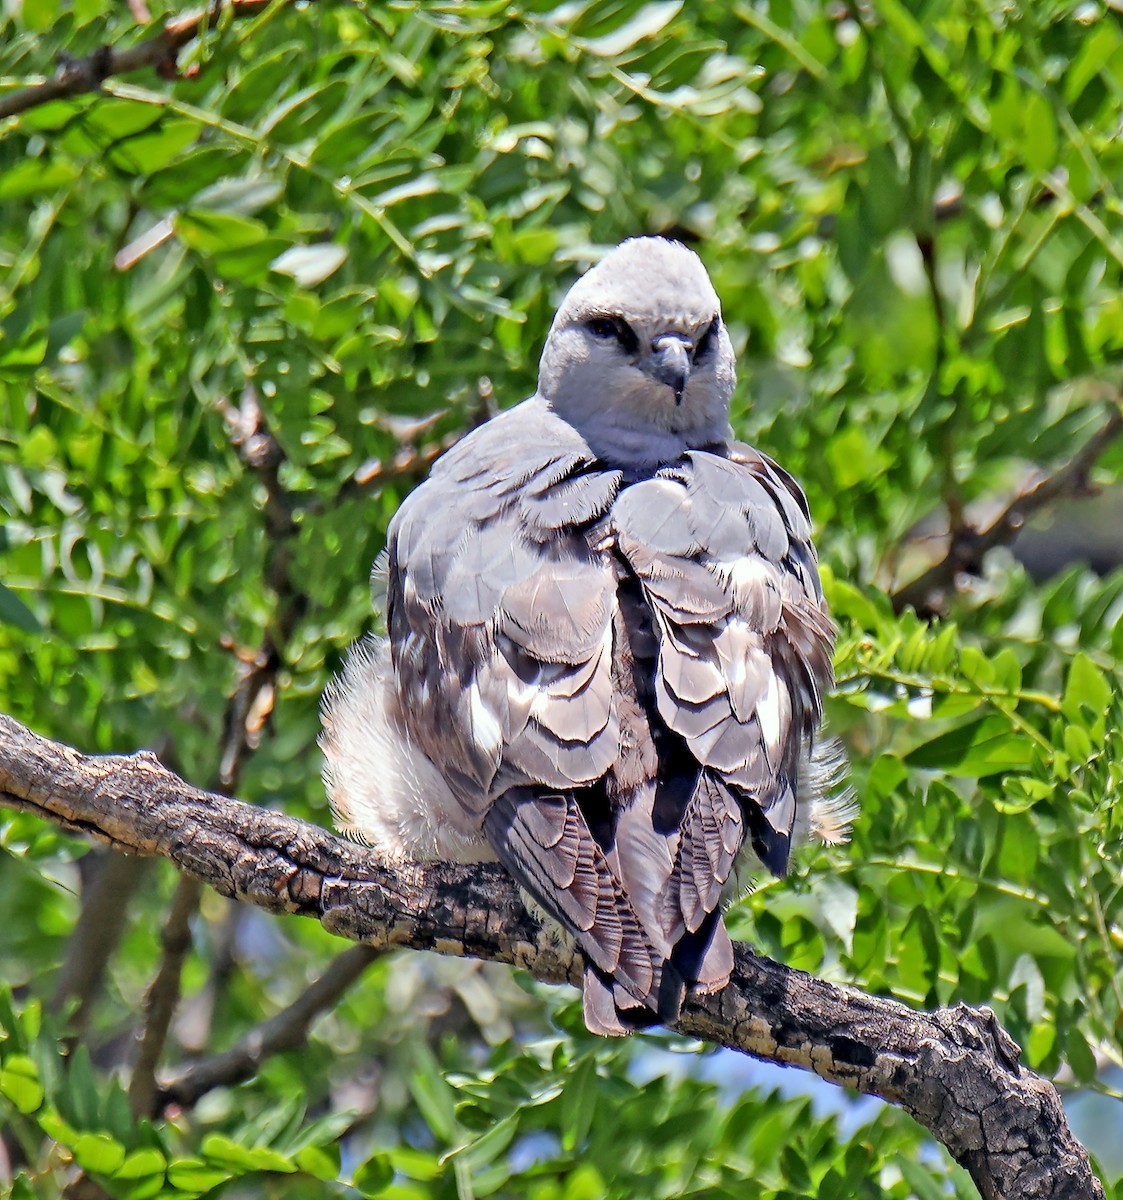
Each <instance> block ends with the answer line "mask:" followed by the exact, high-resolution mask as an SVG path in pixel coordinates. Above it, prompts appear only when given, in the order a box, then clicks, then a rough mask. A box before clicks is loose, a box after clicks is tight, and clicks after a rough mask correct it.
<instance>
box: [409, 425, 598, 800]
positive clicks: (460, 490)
mask: <svg viewBox="0 0 1123 1200" xmlns="http://www.w3.org/2000/svg"><path fill="white" fill-rule="evenodd" d="M468 442H469V443H470V444H469V445H467V446H466V448H463V449H462V447H464V446H465V444H464V443H461V445H460V446H457V447H456V448H454V449H453V450H452V451H450V452H449V454H448V455H446V456H445V458H443V459H441V460H440V462H439V463H438V465H437V468H436V469H435V470H434V472H433V474H432V476H431V477H430V479H429V480H428V481H427V482H426V483H425V484H423V485H422V486H421V487H420V488H418V489H417V491H415V492H414V493H413V494H412V496H410V498H409V499H408V500H407V502H406V503H405V504H404V505H403V506H402V508H401V509H400V510H399V513H398V515H397V516H396V517H395V519H394V521H393V522H392V524H391V528H390V580H389V613H388V617H389V628H390V640H391V646H392V652H393V654H394V662H395V668H396V671H397V677H398V680H399V683H400V690H401V693H402V696H403V701H404V702H405V704H406V712H405V720H406V723H407V725H408V726H409V730H410V734H411V736H413V737H414V738H415V739H416V740H417V742H418V743H419V745H420V746H421V747H422V749H423V750H424V751H425V753H426V755H427V756H428V757H429V758H430V759H431V760H432V761H433V762H434V763H435V764H436V766H437V767H438V769H439V770H440V771H441V773H442V774H443V775H444V776H445V777H446V778H447V779H448V780H449V781H450V785H451V786H452V788H453V791H454V792H455V793H456V795H457V797H458V798H459V799H460V800H461V802H462V803H463V804H464V805H465V807H466V808H467V809H468V810H469V811H470V812H472V813H473V814H474V815H475V816H476V817H478V818H480V819H482V817H483V814H484V811H485V810H486V807H487V804H488V803H489V802H490V798H491V797H493V796H495V795H498V794H499V792H501V791H502V790H504V788H505V787H509V786H519V785H520V784H522V783H536V784H540V785H544V786H546V787H549V788H557V789H560V790H563V791H564V790H566V789H570V788H573V787H579V786H583V785H585V784H589V783H592V782H593V781H595V780H597V779H599V778H600V777H601V776H603V775H604V773H605V772H606V771H607V770H608V768H609V767H610V766H611V764H612V762H613V759H614V757H615V755H616V753H617V751H618V748H619V741H618V729H617V725H616V717H615V714H614V711H613V703H612V675H611V649H612V619H613V611H614V605H615V587H616V583H615V578H614V576H613V573H612V569H611V566H610V564H608V563H607V562H606V561H605V560H604V559H603V557H601V556H598V555H597V554H596V553H595V552H594V551H593V550H592V549H591V548H590V544H589V539H588V537H587V536H586V533H587V530H588V529H589V527H590V526H591V525H593V524H594V523H595V522H597V521H598V520H601V519H602V518H603V517H604V515H605V513H606V512H607V511H608V509H609V507H610V506H611V504H612V501H613V499H614V498H615V496H616V493H617V490H618V488H619V485H620V475H619V472H615V471H607V470H603V469H599V468H598V467H597V465H596V464H595V462H594V460H593V456H592V455H591V453H590V452H589V450H588V447H587V446H586V445H585V443H584V442H583V441H582V439H581V438H580V437H579V436H578V435H577V434H576V433H575V432H574V431H573V430H572V428H571V427H570V426H568V425H566V424H565V423H564V422H561V421H559V420H558V419H557V418H555V417H552V416H551V415H550V414H549V413H548V412H547V411H546V410H545V409H541V408H537V407H535V406H534V405H533V404H530V405H522V406H520V408H518V409H514V410H511V411H510V412H509V413H507V414H504V415H503V416H501V417H499V418H497V419H496V420H493V421H491V422H489V423H488V425H486V426H484V427H483V428H482V429H480V430H478V431H477V432H476V433H475V434H473V435H472V436H471V438H470V439H468ZM411 705H412V708H411V707H410V706H411Z"/></svg>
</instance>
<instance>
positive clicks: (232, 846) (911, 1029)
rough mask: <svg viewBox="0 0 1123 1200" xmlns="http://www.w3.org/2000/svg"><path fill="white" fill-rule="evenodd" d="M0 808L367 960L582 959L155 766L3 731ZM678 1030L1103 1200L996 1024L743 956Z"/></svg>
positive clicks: (491, 885)
mask: <svg viewBox="0 0 1123 1200" xmlns="http://www.w3.org/2000/svg"><path fill="white" fill-rule="evenodd" d="M0 805H3V806H5V807H8V808H13V809H18V810H20V811H25V812H32V813H36V814H38V815H40V816H42V817H44V818H45V819H47V820H51V821H53V822H55V823H56V824H58V825H61V826H63V827H64V828H67V829H70V830H73V831H75V832H79V833H84V834H88V835H90V836H92V837H95V838H97V839H99V840H101V841H104V842H108V843H109V844H110V845H112V846H115V847H116V848H117V849H119V850H122V851H125V852H127V853H133V854H144V855H157V856H160V857H164V858H169V859H171V861H172V862H174V863H175V864H176V866H178V867H179V868H180V869H181V870H183V871H186V872H188V873H189V874H190V875H193V876H194V877H195V878H197V879H200V880H202V881H203V882H205V883H208V884H210V885H211V886H212V887H214V888H216V889H217V890H218V891H219V892H221V893H222V894H223V895H225V896H232V897H234V898H236V899H238V900H242V901H246V902H249V903H252V904H256V905H259V906H260V907H262V908H266V909H269V910H270V911H272V912H279V913H280V912H284V913H296V914H300V915H303V916H310V917H314V918H316V919H317V920H318V921H320V922H321V924H323V926H324V927H325V928H326V929H328V930H330V931H331V932H333V933H336V934H338V935H340V936H341V937H346V938H350V939H351V940H353V941H357V942H362V943H364V944H365V945H367V946H372V947H375V948H379V949H381V948H388V947H394V946H409V947H412V948H414V949H418V950H435V951H437V952H438V953H441V954H453V955H468V956H472V957H476V958H483V959H490V960H492V961H497V962H505V963H511V964H514V965H517V966H521V967H524V968H526V969H527V970H528V971H530V972H531V973H532V974H533V975H534V976H535V977H536V978H538V979H541V980H544V981H547V982H552V983H557V982H563V981H568V982H570V983H576V982H577V981H578V980H579V978H580V974H581V963H580V960H579V957H578V955H577V954H576V952H575V951H574V949H573V948H572V947H571V946H570V945H568V944H567V943H565V942H563V941H561V940H559V938H558V937H557V935H556V934H555V933H554V932H552V931H551V930H550V929H547V928H544V927H543V926H542V925H541V924H540V923H539V922H538V921H536V920H535V919H534V918H533V917H531V916H530V915H529V914H528V913H527V911H526V909H525V907H524V906H523V904H522V902H521V900H520V898H519V895H518V892H517V891H516V889H515V887H514V886H513V885H512V883H511V882H510V880H509V879H508V878H507V877H506V875H505V874H504V872H503V870H502V869H501V868H500V867H498V866H492V865H481V866H458V865H449V864H415V863H396V864H393V865H388V864H386V863H382V862H379V861H378V860H377V859H376V858H375V857H374V856H373V855H372V854H371V853H370V852H369V851H367V850H364V849H363V848H362V847H361V846H356V845H354V844H352V843H350V842H345V841H343V840H341V839H340V838H337V837H335V836H333V835H332V834H330V833H328V832H327V831H326V830H323V829H320V828H318V827H317V826H314V825H309V824H308V823H307V822H304V821H299V820H296V819H294V818H292V817H287V816H284V815H283V814H281V813H277V812H272V811H269V810H266V809H261V808H256V807H254V806H252V805H249V804H244V803H242V802H241V801H238V800H232V799H229V798H228V797H225V796H220V795H217V794H215V793H212V792H204V791H201V790H200V789H198V788H194V787H192V786H191V785H190V784H187V783H185V782H184V781H183V780H181V779H179V778H178V777H177V776H175V775H173V774H172V773H171V772H170V771H168V770H166V769H165V768H164V767H163V766H161V764H160V763H159V761H158V760H157V759H156V758H155V757H154V756H153V755H151V754H143V753H142V754H135V755H129V756H106V757H91V756H88V755H83V754H79V753H78V752H77V751H75V750H72V749H70V748H69V747H66V746H63V745H61V744H60V743H57V742H51V741H47V740H46V739H44V738H40V737H37V736H36V735H35V734H33V733H31V732H30V731H29V730H27V729H25V728H24V727H23V726H22V725H20V724H19V723H18V722H16V721H14V720H12V719H11V718H10V717H5V716H0ZM675 1028H676V1029H678V1030H679V1031H680V1032H682V1033H685V1034H689V1035H691V1036H695V1037H700V1038H704V1039H706V1040H707V1041H712V1042H715V1043H717V1044H720V1045H723V1046H728V1047H731V1048H733V1049H736V1050H741V1051H743V1052H744V1053H746V1054H751V1055H754V1056H755V1057H757V1058H762V1059H767V1060H769V1061H772V1062H779V1063H784V1064H788V1065H792V1066H799V1067H802V1068H804V1069H805V1070H809V1071H813V1072H815V1074H817V1075H819V1076H820V1077H822V1078H823V1079H827V1080H830V1081H831V1082H832V1083H837V1084H840V1085H843V1086H845V1087H852V1088H854V1089H856V1090H857V1091H860V1092H866V1093H870V1094H874V1095H879V1096H883V1097H884V1098H885V1099H886V1100H889V1101H891V1102H892V1103H894V1104H898V1105H900V1106H901V1107H902V1108H904V1109H905V1110H907V1111H908V1112H909V1113H911V1114H912V1115H913V1116H914V1117H915V1118H916V1119H917V1120H918V1121H919V1122H920V1123H921V1124H922V1125H924V1126H925V1127H926V1128H927V1129H929V1130H930V1131H931V1133H932V1135H933V1136H934V1137H936V1138H937V1139H938V1140H939V1141H940V1142H942V1143H943V1144H944V1145H945V1146H946V1147H947V1149H948V1150H949V1152H950V1153H951V1154H952V1156H953V1157H954V1158H955V1159H956V1160H957V1161H958V1162H960V1163H962V1165H963V1166H964V1167H965V1168H966V1169H967V1170H968V1171H969V1172H970V1174H971V1177H972V1178H973V1179H974V1181H975V1183H976V1184H977V1186H978V1188H979V1190H980V1192H981V1193H982V1195H983V1196H984V1197H986V1198H987V1200H991V1198H995V1200H997V1198H1003V1200H1015V1198H1017V1200H1022V1198H1025V1200H1029V1198H1031V1197H1032V1198H1036V1197H1056V1198H1060V1197H1073V1198H1075V1197H1088V1198H1092V1197H1102V1196H1103V1194H1104V1192H1103V1187H1102V1185H1101V1184H1100V1182H1099V1180H1097V1179H1096V1177H1095V1176H1094V1175H1093V1173H1092V1170H1091V1166H1090V1165H1089V1161H1088V1155H1087V1153H1086V1151H1085V1150H1084V1148H1083V1147H1082V1146H1081V1145H1080V1143H1079V1142H1078V1141H1077V1140H1076V1139H1075V1138H1074V1137H1073V1135H1072V1132H1071V1130H1070V1129H1069V1127H1068V1123H1067V1120H1066V1118H1065V1114H1064V1110H1063V1109H1062V1107H1061V1103H1060V1099H1059V1097H1058V1095H1057V1092H1056V1090H1055V1089H1054V1088H1053V1086H1052V1085H1051V1084H1050V1083H1049V1082H1047V1081H1046V1080H1044V1079H1041V1078H1040V1077H1038V1076H1036V1075H1034V1074H1033V1073H1032V1072H1031V1071H1028V1070H1027V1069H1025V1068H1024V1067H1021V1066H1019V1064H1018V1047H1017V1046H1016V1045H1015V1044H1014V1043H1013V1041H1012V1040H1011V1039H1010V1037H1009V1036H1008V1035H1007V1034H1006V1033H1005V1032H1004V1031H1003V1030H1002V1029H1001V1028H1000V1027H999V1026H998V1024H997V1023H996V1021H995V1019H994V1016H993V1015H992V1014H991V1013H990V1012H989V1011H987V1010H985V1009H984V1010H981V1011H980V1010H974V1009H970V1008H968V1007H967V1006H966V1005H962V1004H961V1005H957V1006H955V1007H954V1008H951V1009H941V1010H939V1011H937V1012H934V1013H923V1012H915V1011H914V1010H912V1009H910V1008H908V1007H906V1006H905V1005H903V1004H900V1003H898V1002H897V1001H894V1000H888V999H885V998H883V997H878V996H868V995H866V994H864V993H863V992H860V991H857V990H856V989H854V988H849V987H841V986H838V985H836V984H831V983H827V982H825V981H823V980H821V979H815V978H813V977H812V976H810V975H807V974H805V973H803V972H802V971H793V970H791V969H789V968H787V967H784V966H782V965H781V964H779V963H776V962H772V961H771V960H769V959H767V958H761V957H758V956H756V955H754V954H753V953H752V952H751V951H749V950H748V949H746V948H745V947H744V946H739V947H738V948H737V962H736V967H735V970H734V974H733V979H732V981H731V983H730V985H729V987H727V988H726V989H725V990H724V991H722V992H720V993H718V994H717V995H714V996H709V997H702V998H698V999H696V1000H694V1001H692V1002H691V1003H689V1004H688V1006H687V1008H686V1010H685V1011H684V1013H683V1015H682V1018H681V1019H680V1020H679V1022H678V1023H677V1024H676V1026H675Z"/></svg>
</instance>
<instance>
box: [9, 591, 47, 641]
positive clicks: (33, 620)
mask: <svg viewBox="0 0 1123 1200" xmlns="http://www.w3.org/2000/svg"><path fill="white" fill-rule="evenodd" d="M0 621H5V622H7V623H8V624H9V625H14V626H15V627H16V628H17V629H22V630H23V631H24V633H42V631H43V626H42V624H41V623H40V621H39V618H38V617H37V616H36V615H35V614H34V613H33V612H32V611H31V609H30V608H28V607H27V605H26V604H24V602H23V601H22V600H21V599H20V598H19V597H18V596H17V595H16V594H15V593H14V592H12V591H10V590H9V589H8V588H6V587H5V586H4V585H3V584H2V583H0Z"/></svg>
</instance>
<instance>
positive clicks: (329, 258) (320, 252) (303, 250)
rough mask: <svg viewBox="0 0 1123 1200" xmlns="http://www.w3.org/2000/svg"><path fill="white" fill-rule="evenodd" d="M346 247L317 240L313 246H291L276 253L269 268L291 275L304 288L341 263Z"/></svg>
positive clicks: (337, 267)
mask: <svg viewBox="0 0 1123 1200" xmlns="http://www.w3.org/2000/svg"><path fill="white" fill-rule="evenodd" d="M346 258H347V247H346V246H339V245H336V243H335V242H319V243H317V244H316V245H314V246H293V247H292V248H291V249H289V250H286V251H285V252H284V254H281V255H278V256H277V257H276V258H275V259H274V260H273V261H272V262H271V263H270V264H269V266H270V269H271V270H274V271H277V272H278V273H279V274H281V275H291V276H292V277H293V279H295V280H296V282H297V283H298V284H299V285H300V286H301V287H304V288H307V287H315V285H316V284H317V283H323V281H324V280H325V279H327V277H328V276H329V275H331V274H333V273H334V272H335V271H338V270H339V268H340V267H341V266H342V265H343V263H344V262H345V261H346Z"/></svg>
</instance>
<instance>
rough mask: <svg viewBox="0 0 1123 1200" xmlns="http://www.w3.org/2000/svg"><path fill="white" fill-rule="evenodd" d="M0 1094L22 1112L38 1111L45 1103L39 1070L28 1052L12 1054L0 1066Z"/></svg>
mask: <svg viewBox="0 0 1123 1200" xmlns="http://www.w3.org/2000/svg"><path fill="white" fill-rule="evenodd" d="M0 1095H3V1096H7V1098H8V1099H9V1100H10V1101H11V1102H12V1104H14V1105H15V1107H16V1110H17V1111H18V1112H21V1113H33V1112H36V1111H38V1109H39V1106H40V1105H41V1104H42V1103H43V1087H42V1085H41V1084H40V1082H39V1071H38V1069H37V1068H36V1066H35V1063H34V1062H32V1060H31V1059H30V1058H28V1057H27V1055H26V1054H11V1055H8V1056H7V1057H6V1058H5V1059H4V1065H3V1067H0Z"/></svg>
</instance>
